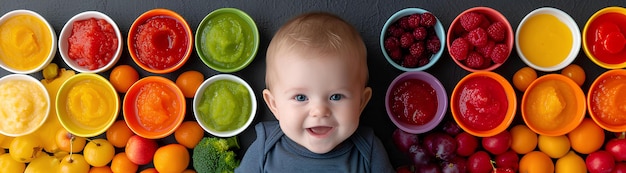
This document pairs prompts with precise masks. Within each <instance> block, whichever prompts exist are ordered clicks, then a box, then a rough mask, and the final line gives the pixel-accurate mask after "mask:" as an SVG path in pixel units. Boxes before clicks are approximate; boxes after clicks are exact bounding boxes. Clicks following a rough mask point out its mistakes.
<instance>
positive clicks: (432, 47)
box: [426, 35, 441, 53]
mask: <svg viewBox="0 0 626 173" xmlns="http://www.w3.org/2000/svg"><path fill="white" fill-rule="evenodd" d="M439 49H441V40H439V38H438V37H437V36H436V35H432V36H430V38H429V39H428V40H426V50H428V52H430V53H437V52H439Z"/></svg>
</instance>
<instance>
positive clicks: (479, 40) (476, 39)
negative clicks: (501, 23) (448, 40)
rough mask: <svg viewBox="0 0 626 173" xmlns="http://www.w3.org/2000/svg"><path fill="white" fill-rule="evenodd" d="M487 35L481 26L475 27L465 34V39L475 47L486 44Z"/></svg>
mask: <svg viewBox="0 0 626 173" xmlns="http://www.w3.org/2000/svg"><path fill="white" fill-rule="evenodd" d="M488 37H489V36H487V32H486V31H485V30H484V29H483V28H476V29H474V30H472V31H470V32H469V33H468V34H467V41H469V42H470V43H472V45H474V46H476V47H484V46H485V45H487V41H488V40H489V39H488Z"/></svg>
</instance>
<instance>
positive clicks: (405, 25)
mask: <svg viewBox="0 0 626 173" xmlns="http://www.w3.org/2000/svg"><path fill="white" fill-rule="evenodd" d="M398 24H399V25H400V27H401V28H402V29H411V26H409V16H404V17H401V18H400V20H398Z"/></svg>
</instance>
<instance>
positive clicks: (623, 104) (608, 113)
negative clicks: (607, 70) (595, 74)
mask: <svg viewBox="0 0 626 173" xmlns="http://www.w3.org/2000/svg"><path fill="white" fill-rule="evenodd" d="M590 96H591V100H590V104H589V106H590V108H589V109H591V111H593V112H595V113H596V115H597V117H599V118H600V119H601V120H602V121H603V122H605V123H607V124H610V125H623V124H626V116H624V115H626V99H624V98H626V76H624V75H612V76H609V77H607V78H604V79H602V80H601V81H599V84H598V85H597V87H596V88H595V90H594V91H593V92H592V93H591V95H590Z"/></svg>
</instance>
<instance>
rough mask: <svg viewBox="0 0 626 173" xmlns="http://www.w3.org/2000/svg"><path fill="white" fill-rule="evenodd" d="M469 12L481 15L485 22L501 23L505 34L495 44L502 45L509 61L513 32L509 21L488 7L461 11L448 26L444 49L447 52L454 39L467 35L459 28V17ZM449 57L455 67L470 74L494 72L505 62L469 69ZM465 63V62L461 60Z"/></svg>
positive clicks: (454, 58)
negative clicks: (457, 66) (505, 49)
mask: <svg viewBox="0 0 626 173" xmlns="http://www.w3.org/2000/svg"><path fill="white" fill-rule="evenodd" d="M471 12H476V13H479V14H483V15H484V16H485V17H486V18H487V20H489V21H490V22H492V23H493V22H502V24H504V27H505V30H506V33H505V36H504V40H503V41H500V42H497V43H496V44H504V45H506V47H507V50H508V53H507V56H506V57H507V58H506V59H509V56H510V54H511V51H512V50H513V46H514V45H513V41H514V36H513V35H514V32H513V28H512V27H511V24H510V23H509V20H508V19H506V17H505V16H504V15H502V13H500V12H499V11H497V10H495V9H493V8H490V7H473V8H470V9H467V10H465V11H463V12H462V13H461V14H459V15H458V16H456V18H454V20H453V21H452V23H451V24H450V27H449V28H448V36H447V37H446V39H447V40H446V47H447V48H448V52H449V51H450V47H451V46H452V42H454V40H455V39H457V38H459V37H461V35H463V33H467V32H468V31H465V29H463V26H461V16H463V15H465V14H467V13H471ZM470 51H472V50H470ZM450 57H452V60H453V61H454V63H456V64H457V65H459V67H461V68H463V69H465V70H467V71H470V72H476V71H492V70H495V69H496V68H498V67H500V66H501V65H502V64H504V62H506V60H505V61H504V62H503V63H492V64H491V65H489V66H488V67H485V68H480V69H479V68H471V67H468V66H467V65H465V63H464V62H462V61H459V60H457V58H456V57H454V56H453V55H452V54H450ZM489 60H491V58H489ZM463 61H465V60H463Z"/></svg>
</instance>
